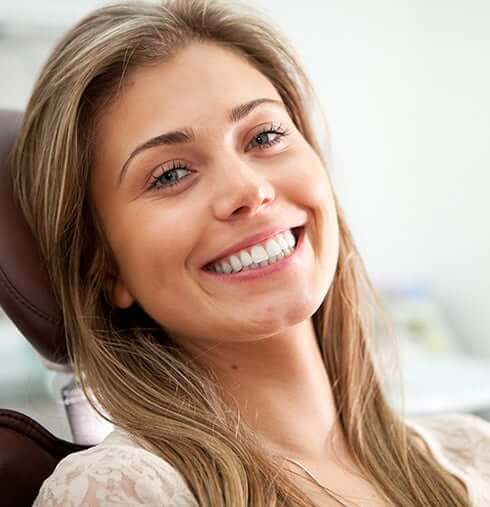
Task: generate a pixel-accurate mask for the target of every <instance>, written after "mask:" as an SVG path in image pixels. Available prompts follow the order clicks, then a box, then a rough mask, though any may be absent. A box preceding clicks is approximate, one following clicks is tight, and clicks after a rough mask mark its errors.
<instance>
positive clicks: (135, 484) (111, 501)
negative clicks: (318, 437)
mask: <svg viewBox="0 0 490 507" xmlns="http://www.w3.org/2000/svg"><path fill="white" fill-rule="evenodd" d="M406 422H407V424H409V425H410V426H411V427H412V428H414V429H415V430H416V431H417V432H418V434H419V435H420V436H421V437H422V438H423V439H424V440H425V442H426V443H427V445H428V446H429V448H430V449H431V451H432V453H433V455H434V456H435V458H436V459H437V460H438V461H439V462H440V463H441V464H442V466H443V467H444V468H445V469H446V470H448V471H449V472H450V473H451V474H453V475H455V476H456V477H458V478H459V479H461V480H462V481H463V482H464V483H465V484H466V486H467V489H468V491H469V495H470V504H469V505H470V506H471V507H488V506H490V422H487V421H485V420H484V419H482V418H479V417H476V416H474V415H468V414H444V415H436V416H429V417H421V418H410V419H408V420H407V421H406ZM136 505H145V506H155V507H156V506H158V507H165V506H168V507H170V506H171V507H191V506H192V507H198V503H197V501H196V499H195V497H194V496H193V494H192V493H191V491H190V489H189V488H188V486H187V484H186V482H185V480H184V478H183V476H182V475H181V474H180V473H179V472H178V471H177V470H176V469H175V468H174V467H173V466H172V465H170V464H169V463H168V462H167V461H165V460H163V459H162V458H160V457H158V456H156V455H154V454H152V453H151V452H149V451H147V450H145V449H143V448H142V447H140V446H139V445H138V444H137V443H135V442H134V441H133V440H131V438H130V437H129V435H127V434H126V433H124V432H123V431H122V430H120V429H116V430H114V431H113V432H111V433H110V434H109V435H108V436H107V437H106V438H105V439H104V440H103V441H102V442H101V443H100V444H98V445H96V446H95V447H92V448H90V449H87V450H84V451H80V452H76V453H73V454H70V455H68V456H67V457H65V458H64V459H62V460H61V461H60V462H59V463H58V465H57V466H56V468H55V470H54V472H53V473H52V474H51V476H50V477H48V479H46V480H45V481H44V483H43V485H42V487H41V490H40V491H39V494H38V496H37V498H36V500H35V501H34V504H33V507H68V506H69V507H78V506H88V507H122V506H136Z"/></svg>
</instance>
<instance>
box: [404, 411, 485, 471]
mask: <svg viewBox="0 0 490 507" xmlns="http://www.w3.org/2000/svg"><path fill="white" fill-rule="evenodd" d="M406 422H407V424H408V425H409V426H412V427H414V429H416V430H419V433H420V432H421V431H420V430H422V432H423V433H424V434H426V435H430V436H431V437H433V438H436V439H437V440H438V442H439V444H440V445H441V446H442V447H443V448H445V449H446V450H447V451H451V450H454V451H458V452H459V451H462V450H467V451H468V452H469V453H470V455H468V458H469V459H470V460H471V461H475V460H480V459H481V458H484V457H485V456H486V455H487V454H488V451H490V422H489V421H486V420H485V419H482V418H481V417H478V416H475V415H472V414H463V413H449V414H438V415H431V416H425V417H417V418H409V419H407V420H406ZM422 436H424V435H422ZM480 450H483V453H480V452H479V451H480Z"/></svg>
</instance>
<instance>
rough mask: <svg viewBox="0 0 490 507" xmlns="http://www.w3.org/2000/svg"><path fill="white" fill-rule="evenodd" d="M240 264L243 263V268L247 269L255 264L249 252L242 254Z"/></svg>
mask: <svg viewBox="0 0 490 507" xmlns="http://www.w3.org/2000/svg"><path fill="white" fill-rule="evenodd" d="M240 262H241V263H242V266H245V267H247V266H250V264H252V263H253V259H252V257H250V254H249V253H248V252H240Z"/></svg>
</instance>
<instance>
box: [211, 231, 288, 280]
mask: <svg viewBox="0 0 490 507" xmlns="http://www.w3.org/2000/svg"><path fill="white" fill-rule="evenodd" d="M295 245H296V238H295V237H294V235H293V233H292V232H291V230H287V231H284V232H280V233H279V234H277V235H276V236H274V237H273V238H269V239H268V240H267V241H265V243H259V244H257V245H254V246H253V247H251V248H250V249H248V250H247V249H245V250H241V251H240V252H238V253H236V254H233V255H231V256H230V257H228V259H226V260H224V261H219V262H215V263H213V264H212V265H211V270H212V271H218V272H219V273H231V272H232V271H234V272H237V271H241V270H242V269H243V268H247V267H248V266H250V265H252V264H254V263H255V264H260V263H262V262H267V261H268V260H269V258H274V259H275V258H276V257H277V256H279V257H283V256H284V255H289V254H290V253H291V252H292V250H293V248H294V246H295Z"/></svg>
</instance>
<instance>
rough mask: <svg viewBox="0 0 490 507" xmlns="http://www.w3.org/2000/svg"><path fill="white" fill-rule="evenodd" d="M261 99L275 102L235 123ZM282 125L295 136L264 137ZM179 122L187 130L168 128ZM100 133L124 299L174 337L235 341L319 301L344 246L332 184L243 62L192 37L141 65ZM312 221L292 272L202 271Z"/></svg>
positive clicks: (293, 320)
mask: <svg viewBox="0 0 490 507" xmlns="http://www.w3.org/2000/svg"><path fill="white" fill-rule="evenodd" d="M256 99H267V101H264V102H262V103H261V104H259V105H256V107H253V108H246V111H245V112H246V114H241V115H239V116H240V119H238V118H236V117H235V119H234V121H232V120H230V118H229V117H230V112H231V111H232V110H233V109H234V108H236V107H237V106H239V105H242V104H247V103H250V101H255V100H256ZM242 113H244V111H243V110H242ZM271 128H272V129H276V130H279V131H280V132H287V133H288V134H287V135H283V136H282V135H280V134H278V133H277V134H274V133H269V134H262V135H260V134H261V133H262V132H264V131H266V132H267V131H268V130H271ZM190 129H192V134H191V132H190ZM175 130H185V134H174V135H171V136H166V137H163V135H164V134H166V133H169V132H171V131H175ZM96 137H97V144H96V146H97V148H96V150H97V151H96V157H95V165H94V169H93V172H92V175H91V182H90V192H91V195H92V197H93V199H94V203H95V206H96V209H97V211H98V214H99V216H100V219H101V221H102V225H103V227H104V230H105V231H106V234H107V238H108V240H109V243H110V245H111V247H112V250H113V253H114V255H115V258H116V262H117V265H118V269H119V273H118V275H117V279H116V282H115V285H114V289H113V292H112V296H113V302H114V303H115V304H116V305H117V306H119V307H120V308H127V307H128V306H130V305H131V304H132V303H133V302H134V301H135V300H136V301H137V302H138V303H139V304H140V305H141V307H142V308H143V309H144V310H145V311H146V312H147V313H148V314H149V315H150V316H151V317H153V319H155V320H156V321H157V322H158V323H160V325H161V326H162V327H163V328H164V329H165V330H166V331H167V332H168V333H169V334H170V335H171V336H173V337H174V338H175V339H177V338H179V339H181V340H196V339H197V340H208V341H222V340H227V341H230V340H231V341H235V342H236V341H251V340H256V339H257V338H262V337H266V336H271V335H277V334H279V333H281V332H285V331H286V330H287V329H289V328H291V327H292V326H294V325H296V324H299V323H300V322H304V321H305V320H306V319H308V318H309V317H310V316H311V315H313V313H314V312H315V311H316V310H317V309H318V307H319V306H320V304H321V302H322V301H323V299H324V297H325V295H326V293H327V291H328V289H329V287H330V284H331V282H332V279H333V275H334V272H335V268H336V264H337V258H338V249H339V237H338V236H339V232H338V224H337V217H336V213H335V207H334V202H333V196H332V193H331V188H330V184H329V180H328V177H327V175H326V172H325V170H324V167H323V165H322V163H321V161H320V159H319V157H318V156H317V155H316V153H315V152H314V151H313V149H312V148H311V147H310V145H309V144H308V143H307V142H306V141H305V139H304V138H303V136H302V135H301V133H300V132H299V130H297V128H296V127H295V125H294V123H293V122H292V120H291V118H290V117H289V115H288V113H287V111H286V109H285V107H284V105H283V102H282V100H281V98H280V96H279V94H278V92H277V91H276V90H275V88H274V87H273V85H272V84H271V83H270V82H269V81H268V79H267V78H265V77H264V76H263V75H262V74H261V73H259V72H258V71H257V70H256V69H255V68H254V67H252V66H251V65H250V64H249V63H247V62H246V60H244V59H243V58H241V57H239V56H237V55H236V54H235V53H233V52H231V51H230V50H227V49H224V48H222V47H220V46H217V45H212V44H202V43H194V44H192V45H190V46H188V47H187V48H186V49H184V50H181V51H180V52H179V53H178V54H177V55H176V56H175V57H174V58H173V59H171V60H170V61H169V62H166V63H163V64H159V65H155V66H151V67H140V68H137V69H135V70H133V71H132V72H130V73H129V74H127V75H126V77H125V81H124V86H123V87H122V88H121V90H120V92H119V94H118V96H117V97H116V99H115V100H114V101H113V102H112V103H111V105H110V106H109V107H108V108H107V109H106V110H105V111H104V113H103V114H102V116H101V118H100V121H99V123H98V126H97V132H96ZM150 140H152V141H151V142H150V143H148V141H150ZM164 141H170V142H164ZM169 170H171V171H170V173H167V175H166V176H164V177H162V173H164V172H166V171H169ZM157 178H158V179H157ZM176 182H178V184H177V185H173V186H170V183H176ZM152 184H153V185H154V186H153V187H152ZM151 187H152V188H151ZM301 224H305V236H304V243H303V245H302V248H301V249H298V251H297V252H296V253H295V254H294V256H293V257H292V258H291V260H290V262H289V265H288V266H287V267H286V268H285V269H282V270H279V271H276V272H274V273H271V274H269V275H267V276H263V277H261V278H255V279H253V280H244V281H241V282H239V283H238V282H235V281H233V280H232V278H231V277H230V278H226V277H225V276H217V275H215V274H212V273H209V272H206V271H204V270H203V267H204V265H205V264H207V263H208V262H209V261H211V260H214V259H216V258H220V257H222V255H220V254H222V253H223V252H224V251H225V250H228V249H229V248H230V247H233V246H234V245H235V244H236V243H238V242H240V241H242V240H244V239H246V238H248V237H249V236H251V235H254V234H257V233H260V232H262V231H264V230H265V229H268V228H269V227H271V226H281V227H285V228H289V227H295V226H298V225H301ZM291 261H292V262H291Z"/></svg>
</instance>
